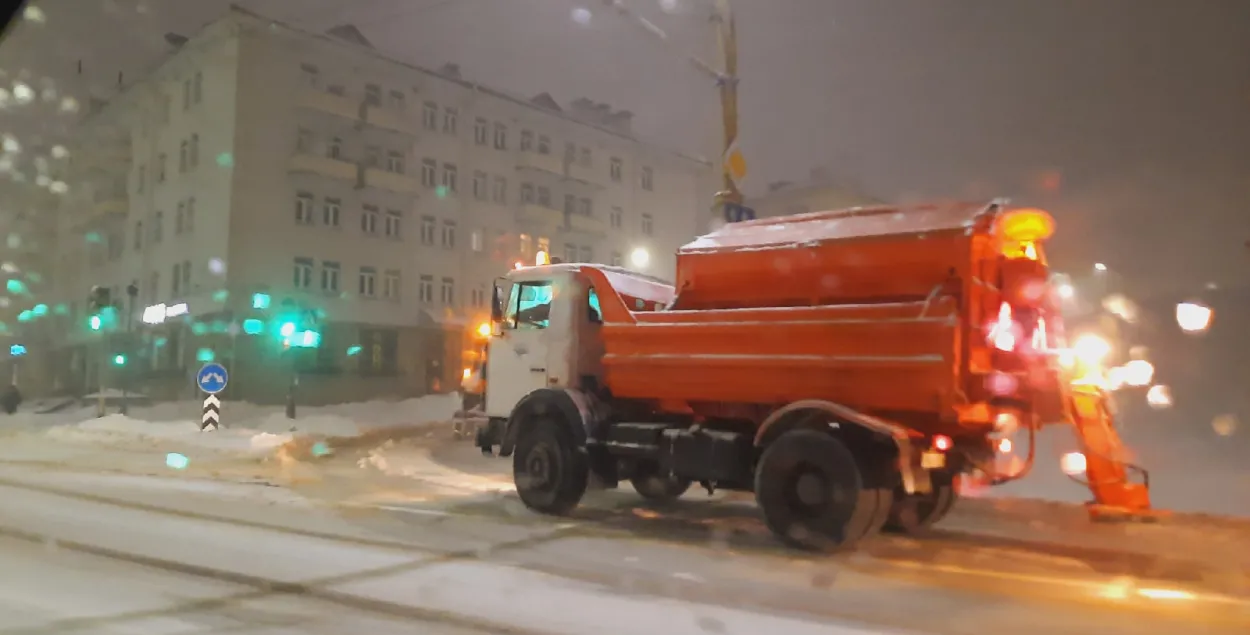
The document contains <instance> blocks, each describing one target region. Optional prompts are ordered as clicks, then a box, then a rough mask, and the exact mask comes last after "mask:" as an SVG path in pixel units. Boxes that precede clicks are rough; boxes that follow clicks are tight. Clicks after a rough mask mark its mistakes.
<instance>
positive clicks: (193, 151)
mask: <svg viewBox="0 0 1250 635" xmlns="http://www.w3.org/2000/svg"><path fill="white" fill-rule="evenodd" d="M187 154H188V158H187V164H188V165H189V166H190V167H196V166H197V165H199V164H200V135H198V134H193V135H191V144H190V150H189V151H188V153H187Z"/></svg>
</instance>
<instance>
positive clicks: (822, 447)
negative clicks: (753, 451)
mask: <svg viewBox="0 0 1250 635" xmlns="http://www.w3.org/2000/svg"><path fill="white" fill-rule="evenodd" d="M755 498H756V500H757V501H758V502H759V505H760V508H761V510H763V512H764V522H765V523H766V524H767V525H768V528H769V529H770V530H771V531H772V532H773V534H775V535H776V536H777V537H778V538H780V539H781V540H782V541H783V542H785V543H787V544H789V545H791V546H795V547H799V548H802V549H812V550H821V551H832V550H837V549H846V548H850V547H853V546H854V545H855V544H856V543H858V542H859V540H860V539H862V538H863V537H864V536H865V535H867V534H868V533H869V532H870V531H871V530H872V529H873V525H874V520H877V519H879V518H880V516H879V513H878V510H879V506H880V503H881V496H880V492H879V488H875V487H865V486H864V479H863V477H862V476H861V474H860V471H859V468H858V466H857V465H856V463H855V457H854V456H853V455H852V454H851V451H850V450H849V449H848V448H847V447H846V445H845V444H844V443H843V442H842V441H841V440H839V439H837V438H836V437H834V436H832V435H830V434H827V433H825V432H821V431H817V430H792V431H790V432H786V433H785V434H782V435H781V436H780V437H778V438H777V439H776V440H775V441H773V442H772V443H771V444H770V445H769V446H768V447H767V449H765V450H764V455H763V456H762V457H760V462H759V465H758V466H757V468H756V472H755ZM886 500H888V498H887V499H886Z"/></svg>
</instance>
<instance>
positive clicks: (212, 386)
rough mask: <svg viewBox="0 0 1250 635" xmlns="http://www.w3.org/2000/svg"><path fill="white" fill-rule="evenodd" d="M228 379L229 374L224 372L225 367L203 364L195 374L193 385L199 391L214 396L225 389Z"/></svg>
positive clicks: (216, 364)
mask: <svg viewBox="0 0 1250 635" xmlns="http://www.w3.org/2000/svg"><path fill="white" fill-rule="evenodd" d="M229 379H230V374H229V373H227V372H226V367H225V366H222V365H221V364H218V363H215V362H214V363H211V364H204V366H203V367H202V368H200V372H198V373H196V374H195V383H196V385H198V386H199V387H200V390H203V391H204V392H206V393H208V394H210V395H215V394H217V393H219V392H221V391H223V390H225V389H226V382H227V381H228V380H229Z"/></svg>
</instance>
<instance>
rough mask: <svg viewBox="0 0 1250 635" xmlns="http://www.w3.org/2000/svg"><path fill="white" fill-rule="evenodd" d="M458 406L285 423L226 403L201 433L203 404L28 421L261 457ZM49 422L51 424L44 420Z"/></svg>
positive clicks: (312, 416)
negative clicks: (301, 440) (309, 439)
mask: <svg viewBox="0 0 1250 635" xmlns="http://www.w3.org/2000/svg"><path fill="white" fill-rule="evenodd" d="M460 406H461V398H460V395H459V394H458V393H452V394H446V395H428V396H425V397H420V398H417V399H408V400H406V401H399V402H384V401H370V402H361V403H350V404H340V405H335V406H323V407H318V408H300V409H299V410H298V411H297V414H298V417H297V418H296V419H287V418H286V416H285V413H284V411H283V409H282V408H281V407H272V406H256V405H253V404H248V403H231V402H225V403H223V404H222V412H221V416H222V423H223V424H224V427H223V428H222V429H220V430H217V431H214V432H200V428H199V421H200V413H201V407H202V404H201V402H198V401H196V402H173V403H163V404H158V405H156V406H151V407H141V408H132V409H131V411H130V416H127V415H120V414H110V415H107V416H105V417H100V418H95V416H94V408H86V409H79V410H75V411H71V412H68V413H57V414H56V415H28V416H27V417H26V419H25V423H26V424H27V425H33V426H38V427H42V428H45V429H46V430H45V434H46V435H47V436H48V437H49V438H51V439H54V440H58V441H68V442H75V443H119V442H120V443H126V442H128V441H132V440H136V439H139V440H146V441H155V442H173V443H177V444H183V445H185V446H188V447H193V448H197V449H202V450H210V451H221V452H231V453H241V454H263V453H267V452H269V451H271V450H273V449H274V448H276V447H278V446H281V445H283V444H284V443H286V442H288V441H290V440H291V439H293V438H294V437H295V436H297V435H316V436H357V435H359V434H362V433H364V432H368V431H370V430H373V429H378V428H383V427H394V426H405V425H421V424H425V423H431V422H440V421H448V420H450V419H451V418H452V417H453V416H454V414H455V412H456V411H457V410H459V409H460ZM45 418H46V419H48V421H40V419H45ZM40 424H43V425H40Z"/></svg>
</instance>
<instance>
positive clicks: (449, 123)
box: [443, 108, 460, 135]
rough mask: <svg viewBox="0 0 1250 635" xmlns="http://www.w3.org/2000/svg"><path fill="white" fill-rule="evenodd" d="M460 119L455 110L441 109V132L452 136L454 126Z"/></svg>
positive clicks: (454, 131)
mask: <svg viewBox="0 0 1250 635" xmlns="http://www.w3.org/2000/svg"><path fill="white" fill-rule="evenodd" d="M459 119H460V114H459V113H458V112H457V111H456V109H455V108H444V109H443V132H445V133H447V134H449V135H454V134H456V124H457V122H458V120H459Z"/></svg>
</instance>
